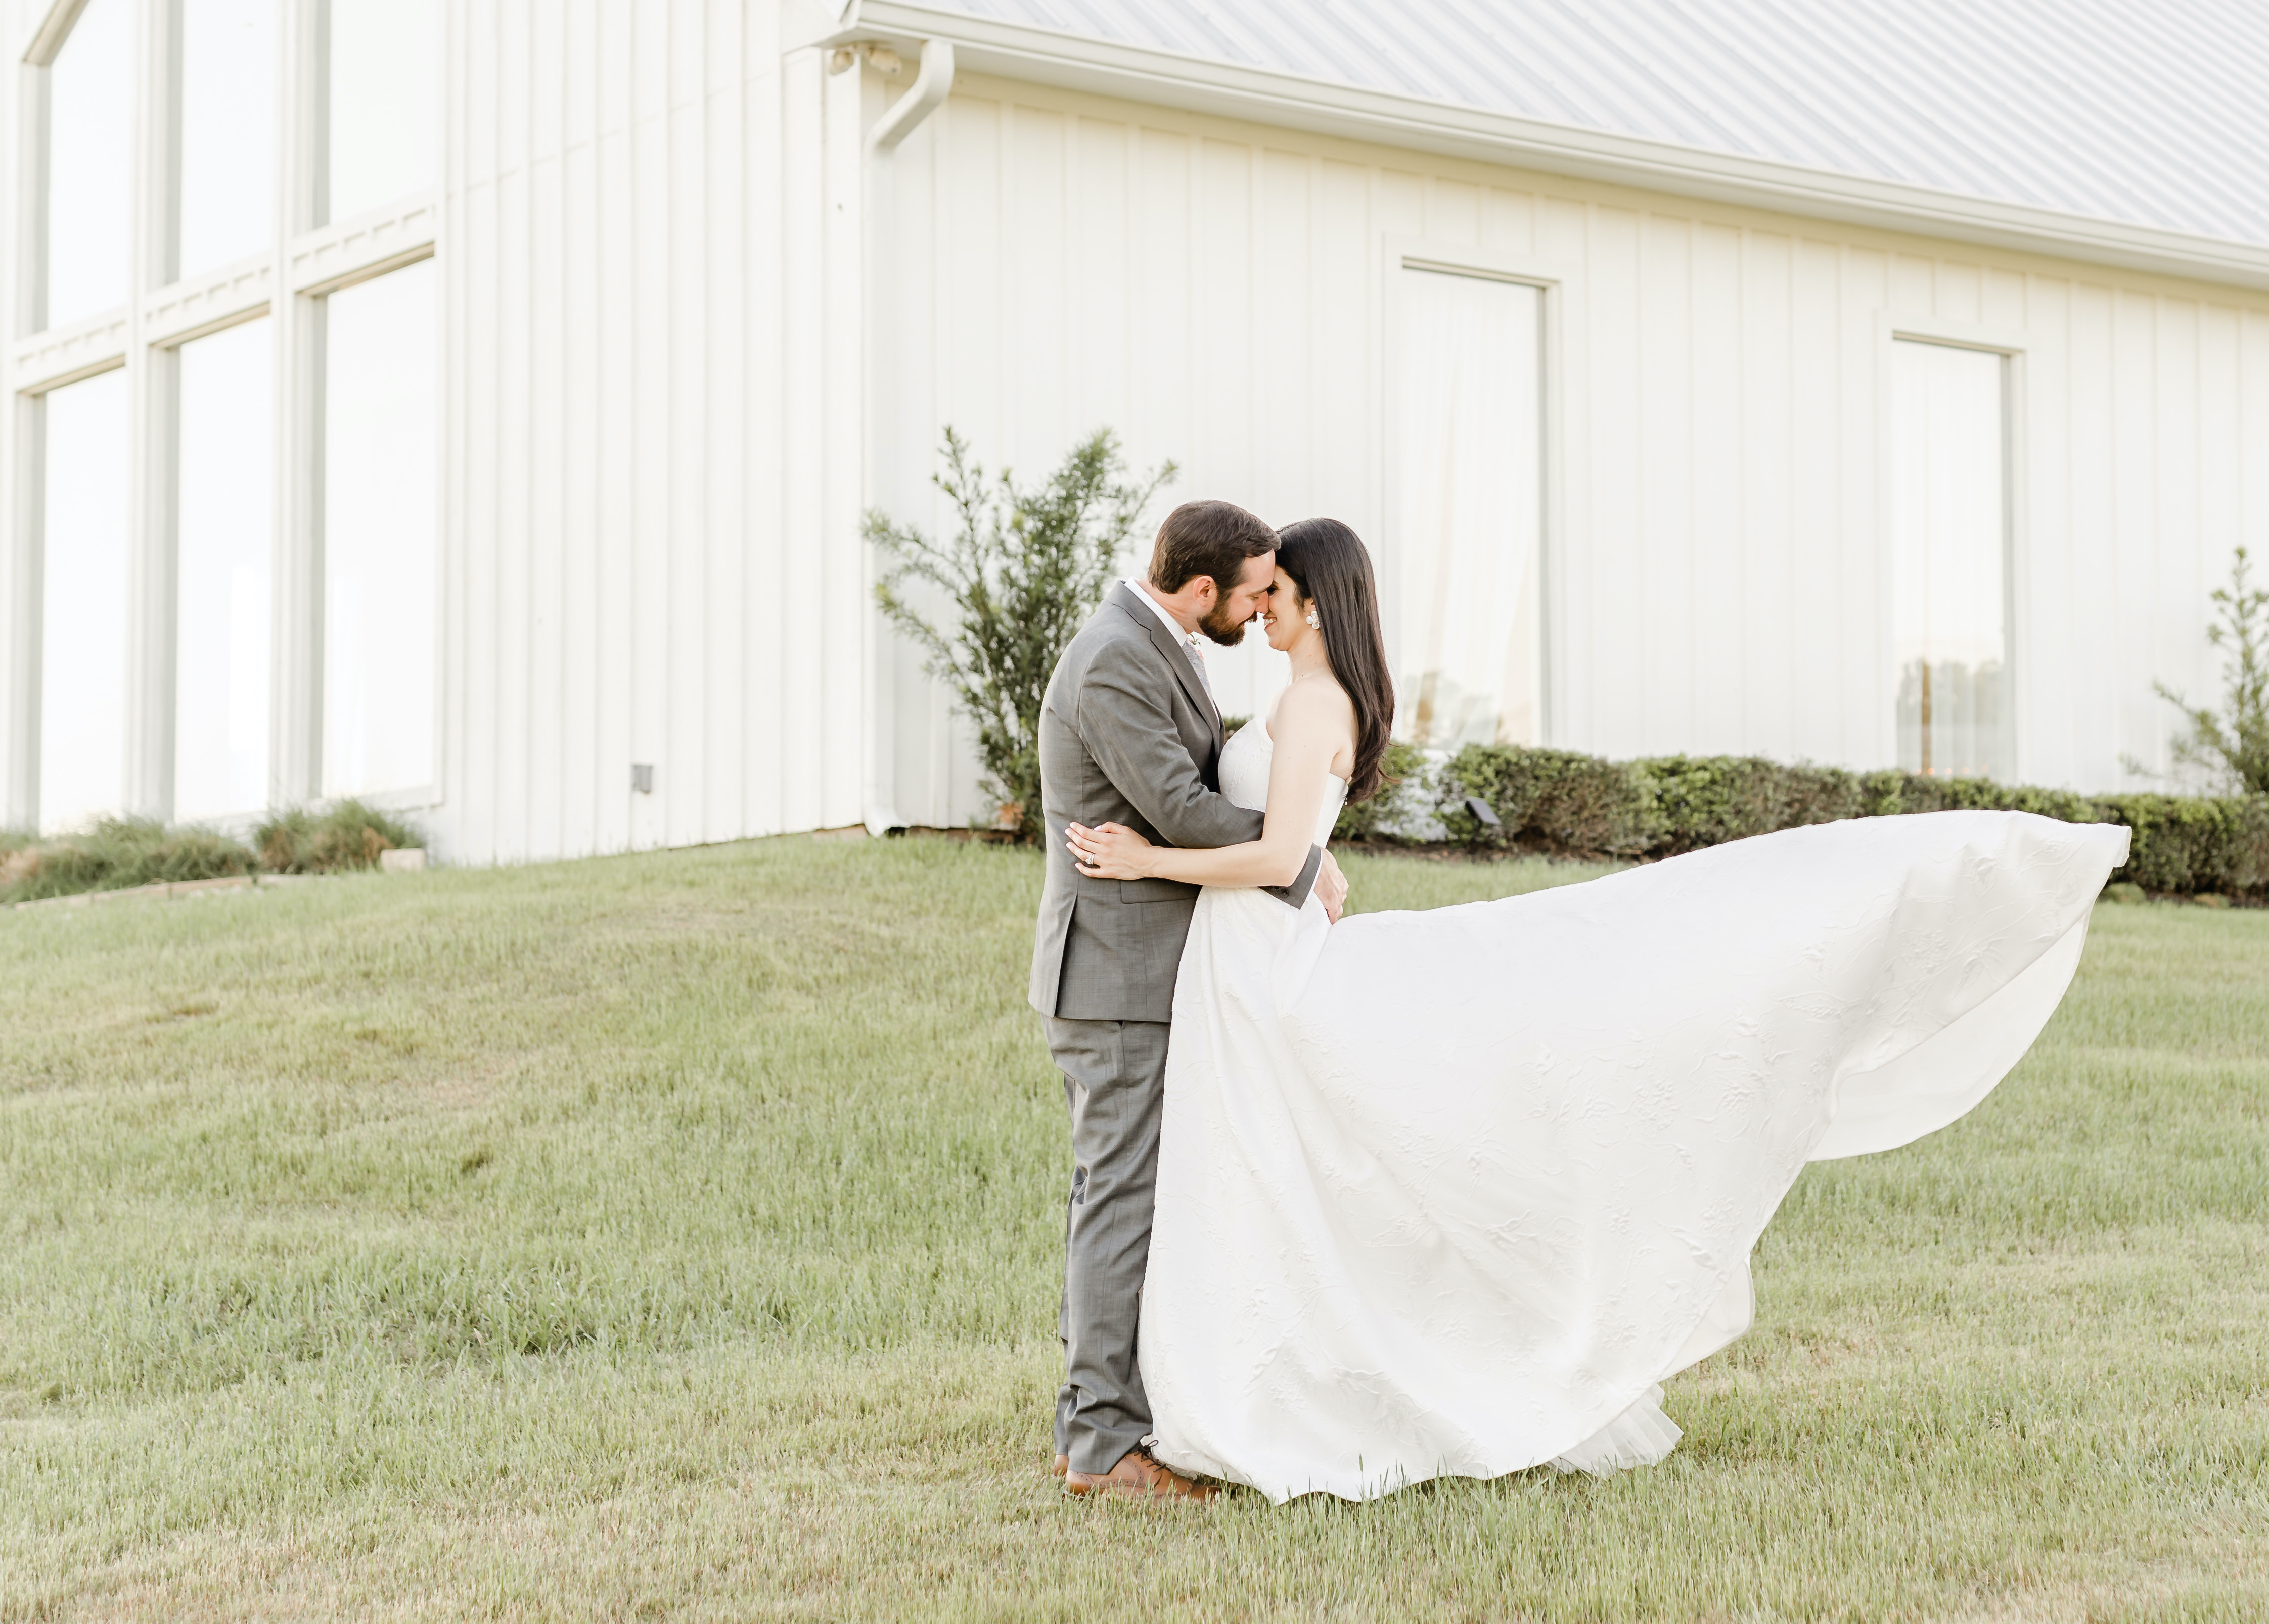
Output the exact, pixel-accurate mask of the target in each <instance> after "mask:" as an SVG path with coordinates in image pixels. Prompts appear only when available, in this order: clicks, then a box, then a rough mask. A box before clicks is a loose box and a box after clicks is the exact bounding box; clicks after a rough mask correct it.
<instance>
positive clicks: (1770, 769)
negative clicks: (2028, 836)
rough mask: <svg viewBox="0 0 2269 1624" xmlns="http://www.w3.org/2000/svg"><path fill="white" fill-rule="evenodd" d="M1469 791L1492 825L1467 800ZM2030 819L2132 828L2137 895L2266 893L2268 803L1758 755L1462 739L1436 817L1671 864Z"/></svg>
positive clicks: (1544, 844) (1473, 834)
mask: <svg viewBox="0 0 2269 1624" xmlns="http://www.w3.org/2000/svg"><path fill="white" fill-rule="evenodd" d="M1468 795H1475V796H1478V797H1480V798H1481V799H1482V801H1487V802H1488V803H1489V807H1490V808H1491V809H1492V810H1494V811H1495V812H1496V813H1497V817H1498V819H1499V820H1500V823H1501V825H1502V826H1501V827H1499V828H1497V829H1494V830H1492V829H1489V828H1487V827H1485V826H1484V825H1483V824H1482V823H1481V821H1480V819H1478V818H1477V817H1475V816H1474V815H1473V814H1472V813H1470V812H1468V811H1467V809H1466V808H1465V805H1464V801H1465V798H1466V797H1467V796H1468ZM1968 810H1982V811H1999V812H2031V813H2036V814H2038V815H2039V816H2043V817H2053V818H2059V819H2062V820H2063V821H2064V822H2066V823H2123V824H2125V825H2126V827H2127V828H2128V829H2129V830H2131V831H2132V835H2133V845H2132V850H2131V851H2130V853H2129V855H2128V861H2127V863H2126V866H2125V867H2122V868H2120V869H2119V870H2118V871H2117V873H2116V874H2115V875H2113V878H2114V879H2115V880H2117V881H2118V882H2132V883H2133V884H2136V885H2140V886H2141V887H2142V888H2144V889H2145V890H2151V891H2162V892H2181V893H2194V894H2209V893H2211V894H2221V895H2226V896H2236V897H2249V898H2251V897H2265V896H2269V797H2263V796H2258V795H2254V796H2234V797H2229V798H2227V799H2210V798H2206V797H2199V796H2180V795H2154V794H2140V795H2103V796H2090V795H2083V794H2079V793H2077V792H2075V791H2073V790H2063V789H2040V788H2036V787H2035V786H2030V785H2025V784H1999V783H1996V782H1995V781H1993V780H1992V779H1983V778H1945V779H1942V778H1925V777H1923V776H1922V775H1921V774H1919V773H1913V772H1904V771H1898V770H1896V769H1886V770H1884V771H1875V772H1848V771H1844V770H1843V769H1842V768H1839V767H1815V766H1808V765H1797V766H1788V765H1784V764H1781V763H1778V762H1772V761H1766V760H1763V759H1762V758H1760V757H1728V756H1665V757H1654V758H1652V759H1650V760H1642V761H1630V762H1610V761H1605V760H1602V759H1600V757H1595V756H1580V755H1578V754H1576V753H1574V752H1573V751H1569V750H1546V749H1524V748H1522V747H1519V746H1517V745H1468V746H1467V748H1466V749H1462V750H1460V751H1459V752H1458V754H1457V755H1456V756H1455V757H1452V759H1451V760H1450V761H1449V763H1448V764H1446V765H1445V767H1444V768H1443V770H1442V772H1441V777H1440V780H1439V784H1438V790H1437V794H1436V811H1437V813H1438V816H1440V818H1441V820H1442V822H1443V823H1444V825H1445V827H1446V828H1447V829H1448V830H1449V831H1450V836H1451V838H1452V839H1454V840H1457V841H1460V843H1462V844H1464V845H1467V846H1469V847H1471V848H1473V849H1474V850H1476V851H1491V850H1503V849H1506V848H1510V847H1516V846H1519V847H1526V848H1529V849H1532V850H1533V849H1538V848H1541V849H1544V850H1548V851H1556V852H1563V853H1579V854H1588V855H1608V856H1628V857H1670V856H1674V855H1676V854H1677V853H1681V852H1692V851H1698V850H1699V849H1701V848H1702V847H1704V846H1709V845H1723V844H1724V843H1725V842H1726V841H1728V840H1742V839H1747V838H1748V837H1750V836H1752V835H1763V834H1770V833H1771V832H1772V831H1773V830H1778V829H1793V828H1796V827H1798V826H1800V825H1801V824H1806V823H1827V822H1829V821H1831V820H1833V819H1836V818H1842V817H1889V816H1898V815H1900V814H1903V813H1910V812H1951V811H1968Z"/></svg>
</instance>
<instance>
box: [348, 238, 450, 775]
mask: <svg viewBox="0 0 2269 1624" xmlns="http://www.w3.org/2000/svg"><path fill="white" fill-rule="evenodd" d="M439 295H440V283H439V278H438V277H436V275H435V273H434V269H433V262H432V261H431V260H425V261H422V262H419V263H418V264H415V265H411V266H410V267H408V268H407V269H403V270H397V271H394V272H391V273H390V274H388V275H387V276H383V277H375V278H373V280H371V281H368V282H364V283H358V284H356V285H355V286H353V287H351V288H345V289H342V290H341V291H340V292H336V293H334V294H332V295H331V296H330V297H329V299H326V300H325V301H324V302H325V304H326V305H328V306H329V311H328V313H327V314H326V317H325V321H324V326H325V329H326V331H325V352H324V364H323V402H324V404H323V601H324V610H323V793H324V794H327V795H351V794H373V793H376V792H379V791H382V790H390V789H410V788H415V787H418V786H421V785H425V784H430V783H432V780H433V653H434V650H433V626H434V584H435V577H436V555H437V553H438V551H439V533H438V528H437V520H438V517H439V508H438V506H437V502H438V499H439V473H440V469H439V453H440V438H439V436H440V420H439V411H440V379H439V376H438V370H439V369H438V365H437V361H438V357H437V355H436V350H437V347H438V345H439V343H440V308H439V305H438V303H437V300H438V299H439Z"/></svg>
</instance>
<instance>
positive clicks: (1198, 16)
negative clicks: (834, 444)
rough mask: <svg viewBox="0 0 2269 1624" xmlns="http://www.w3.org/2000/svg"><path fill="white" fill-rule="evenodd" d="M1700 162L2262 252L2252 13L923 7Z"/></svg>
mask: <svg viewBox="0 0 2269 1624" xmlns="http://www.w3.org/2000/svg"><path fill="white" fill-rule="evenodd" d="M927 3H928V4H932V5H934V6H935V7H937V8H939V9H942V10H953V11H962V12H965V13H966V14H968V15H971V16H974V17H985V18H996V19H998V20H1001V21H1004V22H1010V23H1020V24H1025V25H1029V26H1036V27H1041V28H1047V29H1053V30H1056V31H1059V32H1061V33H1070V34H1075V35H1080V36H1083V37H1087V38H1091V39H1101V40H1109V41H1116V42H1118V43H1120V44H1124V45H1132V46H1139V47H1144V48H1149V49H1154V50H1161V51H1170V52H1174V53H1177V54H1179V55H1186V56H1195V57H1201V58H1205V59H1208V60H1211V61H1216V62H1224V63H1236V64H1238V65H1240V66H1244V67H1248V68H1257V69H1263V70H1269V71H1273V72H1278V73H1288V74H1295V75H1298V76H1300V77H1302V78H1309V79H1319V80H1326V81H1330V82H1334V83H1338V84H1344V85H1356V86H1359V87H1361V88H1363V89H1366V90H1374V91H1383V92H1393V93H1397V94H1401V95H1406V96H1414V97H1419V98H1423V99H1424V100H1431V101H1439V102H1446V103H1452V104H1454V105H1458V106H1462V107H1476V108H1482V109H1485V110H1487V111H1489V112H1495V113H1504V114H1514V115H1517V116H1519V117H1522V118H1528V119H1536V120H1541V121H1544V122H1552V123H1557V124H1568V125H1575V126H1578V127H1579V128H1583V129H1597V130H1608V131H1614V132H1616V133H1620V134H1625V135H1632V136H1640V137H1648V138H1651V139H1653V140H1658V141H1667V142H1674V143H1676V144H1680V145H1682V146H1689V147H1695V148H1700V149H1703V150H1704V151H1716V152H1728V153H1735V154H1740V155H1742V156H1746V157H1750V158H1758V159H1773V160H1776V161H1778V162H1782V163H1790V164H1800V165H1803V166H1807V167H1810V168H1815V169H1824V170H1829V171H1833V172H1836V173H1843V174H1851V175H1865V176H1869V177H1873V178H1875V179H1879V180H1885V181H1903V182H1906V183H1908V184H1910V185H1915V186H1925V187H1931V188H1936V189H1939V190H1942V191H1947V192H1955V193H1961V194H1963V195H1966V196H1973V197H1984V198H1992V199H1996V200H1999V201H2002V202H2007V203H2028V204H2031V205H2033V206H2035V207H2037V208H2044V209H2054V210H2063V211H2066V212H2069V213H2073V214H2081V215H2088V216H2091V217H2093V218H2097V219H2105V220H2117V221H2122V222H2125V223H2127V224H2130V225H2152V226H2158V227H2162V228H2165V229H2168V230H2172V231H2179V232H2191V233H2199V234H2200V235H2204V236H2210V237H2219V238H2223V239H2226V240H2232V241H2237V242H2248V243H2259V244H2269V4H2264V3H2263V0H2150V3H2149V4H2143V3H2142V0H1866V3H1864V4H1854V3H1852V0H1235V3H1234V4H1230V3H1228V0H927Z"/></svg>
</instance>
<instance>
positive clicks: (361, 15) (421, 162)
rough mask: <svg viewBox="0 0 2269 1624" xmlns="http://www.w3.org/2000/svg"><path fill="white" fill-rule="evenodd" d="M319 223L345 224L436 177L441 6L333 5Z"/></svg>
mask: <svg viewBox="0 0 2269 1624" xmlns="http://www.w3.org/2000/svg"><path fill="white" fill-rule="evenodd" d="M328 20H329V49H328V53H327V55H328V57H329V65H328V70H327V71H328V81H329V82H328V92H327V94H326V95H325V97H324V107H325V108H326V110H327V118H326V122H325V131H324V144H325V146H326V148H327V149H328V151H327V153H326V159H325V162H324V164H323V166H322V173H323V185H324V196H323V198H322V207H321V209H320V210H319V212H318V218H322V219H325V220H348V219H352V218H354V217H355V216H356V215H358V214H360V213H362V212H363V211H364V210H367V209H375V208H377V207H379V206H380V205H381V203H391V202H393V201H394V200H395V198H397V197H401V196H406V195H408V194H409V193H411V192H418V191H423V190H424V189H425V188H427V187H429V186H432V185H433V184H435V183H436V182H437V181H440V178H441V144H440V135H441V8H440V4H439V0H330V5H329V18H328Z"/></svg>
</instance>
